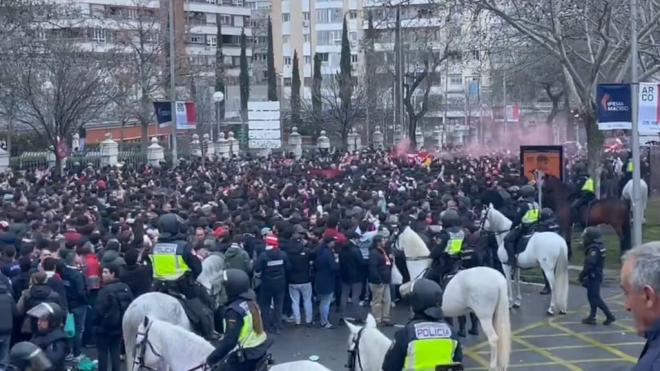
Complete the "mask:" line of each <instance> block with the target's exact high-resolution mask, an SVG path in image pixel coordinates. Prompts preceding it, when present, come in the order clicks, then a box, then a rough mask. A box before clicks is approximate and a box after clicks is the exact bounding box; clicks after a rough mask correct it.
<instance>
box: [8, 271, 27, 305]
mask: <svg viewBox="0 0 660 371" xmlns="http://www.w3.org/2000/svg"><path fill="white" fill-rule="evenodd" d="M11 286H12V289H13V291H14V292H13V294H14V299H16V300H18V299H19V298H20V297H21V293H22V292H23V290H25V289H27V288H28V287H30V273H29V272H21V273H19V274H18V275H17V276H15V277H14V278H12V279H11Z"/></svg>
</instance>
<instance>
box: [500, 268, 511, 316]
mask: <svg viewBox="0 0 660 371" xmlns="http://www.w3.org/2000/svg"><path fill="white" fill-rule="evenodd" d="M502 270H504V277H506V285H507V289H508V290H507V291H508V292H509V308H511V306H513V284H512V282H511V280H512V279H513V277H511V267H510V266H509V265H508V264H504V263H502Z"/></svg>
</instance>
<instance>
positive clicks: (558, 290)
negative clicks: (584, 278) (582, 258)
mask: <svg viewBox="0 0 660 371" xmlns="http://www.w3.org/2000/svg"><path fill="white" fill-rule="evenodd" d="M562 242H563V241H562ZM564 246H566V245H564V244H562V246H561V249H559V256H558V257H557V264H556V265H555V287H554V290H553V295H555V302H556V303H557V309H559V311H560V312H563V313H565V312H566V311H567V310H568V287H569V282H568V251H567V250H568V247H566V248H564Z"/></svg>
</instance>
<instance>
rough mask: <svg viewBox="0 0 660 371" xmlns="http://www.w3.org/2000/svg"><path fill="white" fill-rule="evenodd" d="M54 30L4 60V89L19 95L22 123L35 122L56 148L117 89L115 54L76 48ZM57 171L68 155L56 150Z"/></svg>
mask: <svg viewBox="0 0 660 371" xmlns="http://www.w3.org/2000/svg"><path fill="white" fill-rule="evenodd" d="M66 34H68V33H67V32H52V33H51V35H52V37H50V38H47V39H46V40H43V41H38V40H32V44H31V46H30V47H29V49H23V50H21V53H20V55H14V58H6V59H5V61H4V63H2V64H0V82H2V83H1V84H0V89H2V91H3V95H5V96H6V95H9V94H10V95H12V96H13V97H14V98H15V99H16V107H17V115H16V117H17V122H20V123H23V124H25V125H27V126H29V127H31V128H32V129H33V130H34V131H35V133H36V134H37V135H39V136H40V137H42V138H43V139H45V141H46V142H48V143H49V144H50V145H52V146H53V148H58V144H60V141H63V140H64V141H66V140H68V139H69V138H70V137H71V136H72V135H73V133H74V132H75V131H76V130H77V129H78V128H79V127H80V126H81V125H83V124H85V123H86V122H89V121H91V120H95V119H98V117H99V115H100V114H101V113H102V112H104V111H105V110H106V109H107V108H108V107H109V105H110V102H112V101H113V100H114V95H115V94H116V92H115V89H114V87H113V83H112V80H113V79H114V71H113V67H114V66H115V64H116V63H113V58H112V57H111V56H109V55H108V54H106V53H104V54H96V53H93V52H89V51H83V50H81V49H79V48H78V47H76V43H75V41H73V40H71V39H66V38H64V37H63V36H62V35H66ZM55 155H56V169H57V170H56V171H59V170H60V169H61V160H62V158H63V156H62V154H61V153H60V152H59V151H55Z"/></svg>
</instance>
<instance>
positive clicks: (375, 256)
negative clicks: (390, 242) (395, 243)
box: [369, 248, 392, 284]
mask: <svg viewBox="0 0 660 371" xmlns="http://www.w3.org/2000/svg"><path fill="white" fill-rule="evenodd" d="M388 261H389V264H388ZM391 282H392V260H391V259H389V257H386V256H385V255H384V254H383V252H382V251H381V250H380V249H377V248H372V249H371V252H370V254H369V283H373V284H389V283H391Z"/></svg>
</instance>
